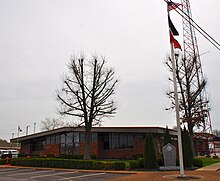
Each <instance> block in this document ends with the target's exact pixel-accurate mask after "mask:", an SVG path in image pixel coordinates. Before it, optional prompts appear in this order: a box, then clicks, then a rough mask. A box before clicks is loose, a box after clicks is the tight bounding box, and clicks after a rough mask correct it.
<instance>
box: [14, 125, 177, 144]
mask: <svg viewBox="0 0 220 181" xmlns="http://www.w3.org/2000/svg"><path fill="white" fill-rule="evenodd" d="M84 131H85V127H62V128H57V129H53V130H49V131H43V132H38V133H35V134H30V135H27V136H21V137H19V138H13V139H11V140H10V141H11V142H17V141H18V139H19V142H20V141H25V140H29V139H34V138H39V137H44V136H48V135H53V134H57V133H68V132H84ZM92 132H96V133H148V132H151V133H158V134H164V133H165V128H162V127H140V126H138V127H137V126H135V127H129V126H126V127H113V126H111V127H92ZM169 133H170V135H177V132H176V131H175V130H172V129H169Z"/></svg>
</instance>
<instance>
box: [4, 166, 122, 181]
mask: <svg viewBox="0 0 220 181" xmlns="http://www.w3.org/2000/svg"><path fill="white" fill-rule="evenodd" d="M123 176H126V174H117V173H105V172H89V171H88V172H84V171H83V172H81V171H80V170H55V169H40V168H13V167H12V168H10V167H9V168H7V167H6V168H0V180H1V181H29V180H31V181H71V180H87V181H88V180H89V181H101V180H107V179H113V178H117V177H123Z"/></svg>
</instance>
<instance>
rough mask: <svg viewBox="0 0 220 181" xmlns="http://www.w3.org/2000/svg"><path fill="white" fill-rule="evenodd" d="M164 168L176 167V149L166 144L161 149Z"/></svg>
mask: <svg viewBox="0 0 220 181" xmlns="http://www.w3.org/2000/svg"><path fill="white" fill-rule="evenodd" d="M163 157H164V165H165V167H170V166H176V147H175V146H173V145H172V144H170V143H168V144H167V145H165V146H164V147H163Z"/></svg>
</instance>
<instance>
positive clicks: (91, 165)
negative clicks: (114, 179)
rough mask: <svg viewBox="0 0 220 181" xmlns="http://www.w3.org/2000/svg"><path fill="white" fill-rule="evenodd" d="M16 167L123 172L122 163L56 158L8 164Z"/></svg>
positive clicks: (25, 160) (20, 160)
mask: <svg viewBox="0 0 220 181" xmlns="http://www.w3.org/2000/svg"><path fill="white" fill-rule="evenodd" d="M10 163H11V164H12V165H16V166H32V167H51V168H71V169H94V170H97V169H101V170H104V169H105V170H124V169H125V163H124V162H113V161H112V162H104V161H95V160H75V159H58V158H18V159H13V160H11V162H10Z"/></svg>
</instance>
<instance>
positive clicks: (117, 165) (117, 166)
mask: <svg viewBox="0 0 220 181" xmlns="http://www.w3.org/2000/svg"><path fill="white" fill-rule="evenodd" d="M124 169H125V163H124V162H115V163H114V170H124Z"/></svg>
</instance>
